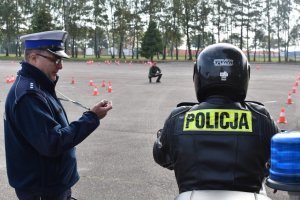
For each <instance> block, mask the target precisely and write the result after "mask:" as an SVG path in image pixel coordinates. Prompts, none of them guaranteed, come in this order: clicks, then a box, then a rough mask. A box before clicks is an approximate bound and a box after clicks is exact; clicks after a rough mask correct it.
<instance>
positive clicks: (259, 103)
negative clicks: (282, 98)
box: [245, 101, 265, 106]
mask: <svg viewBox="0 0 300 200" xmlns="http://www.w3.org/2000/svg"><path fill="white" fill-rule="evenodd" d="M245 102H246V103H254V104H258V105H261V106H265V105H264V104H263V103H261V102H258V101H245Z"/></svg>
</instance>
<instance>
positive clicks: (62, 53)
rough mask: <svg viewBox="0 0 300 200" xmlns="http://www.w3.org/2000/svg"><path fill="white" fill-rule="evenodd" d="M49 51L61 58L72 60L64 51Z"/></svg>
mask: <svg viewBox="0 0 300 200" xmlns="http://www.w3.org/2000/svg"><path fill="white" fill-rule="evenodd" d="M48 51H49V52H50V53H52V54H54V55H56V56H58V57H61V58H70V56H68V54H66V52H65V51H64V50H59V51H51V50H50V49H48Z"/></svg>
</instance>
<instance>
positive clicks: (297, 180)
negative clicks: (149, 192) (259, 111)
mask: <svg viewBox="0 0 300 200" xmlns="http://www.w3.org/2000/svg"><path fill="white" fill-rule="evenodd" d="M299 152H300V132H296V131H292V132H288V131H283V132H281V133H278V134H276V135H274V136H273V137H272V141H271V166H270V168H269V172H270V173H269V174H270V175H269V176H268V177H267V178H266V181H265V184H266V185H267V186H268V187H270V188H272V189H274V190H281V191H286V192H288V196H289V200H300V154H299ZM175 200H271V198H269V197H268V196H267V193H266V190H265V187H264V184H263V187H262V189H261V191H260V192H259V193H251V192H240V191H227V190H195V191H187V192H183V193H181V194H179V195H178V196H177V197H176V198H175Z"/></svg>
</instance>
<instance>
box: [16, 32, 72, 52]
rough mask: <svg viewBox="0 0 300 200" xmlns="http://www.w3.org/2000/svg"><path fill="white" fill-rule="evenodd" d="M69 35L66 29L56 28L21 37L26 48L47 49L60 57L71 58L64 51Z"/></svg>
mask: <svg viewBox="0 0 300 200" xmlns="http://www.w3.org/2000/svg"><path fill="white" fill-rule="evenodd" d="M67 35H68V33H67V32H66V31H60V30H56V31H45V32H39V33H32V34H28V35H23V36H21V37H20V39H21V41H22V42H24V46H25V49H45V50H48V51H49V52H50V53H52V54H54V55H56V56H58V57H62V58H70V57H69V56H68V55H67V54H66V52H65V51H64V48H65V47H64V43H65V41H66V39H67Z"/></svg>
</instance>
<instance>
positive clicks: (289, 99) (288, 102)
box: [286, 93, 294, 104]
mask: <svg viewBox="0 0 300 200" xmlns="http://www.w3.org/2000/svg"><path fill="white" fill-rule="evenodd" d="M286 103H287V104H292V103H294V102H293V100H292V95H291V93H289V95H288V98H287V101H286Z"/></svg>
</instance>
